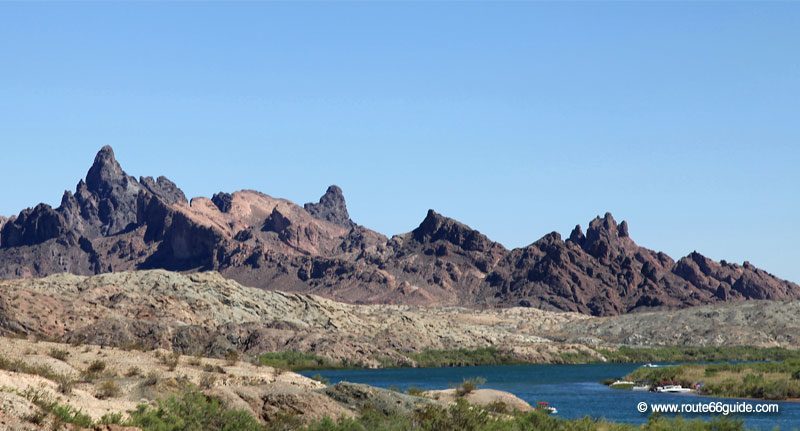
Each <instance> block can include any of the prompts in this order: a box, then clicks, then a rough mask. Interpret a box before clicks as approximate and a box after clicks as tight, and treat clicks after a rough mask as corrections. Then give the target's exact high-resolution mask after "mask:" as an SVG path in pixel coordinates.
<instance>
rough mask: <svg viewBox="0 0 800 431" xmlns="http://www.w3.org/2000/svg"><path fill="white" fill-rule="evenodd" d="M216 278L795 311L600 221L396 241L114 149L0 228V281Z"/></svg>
mask: <svg viewBox="0 0 800 431" xmlns="http://www.w3.org/2000/svg"><path fill="white" fill-rule="evenodd" d="M154 268H161V269H169V270H179V271H205V270H217V271H219V272H220V273H222V274H223V275H225V276H227V277H230V278H233V279H236V280H238V281H240V282H242V283H244V284H246V285H249V286H254V287H261V288H266V289H279V290H286V291H301V292H311V293H316V294H319V295H322V296H326V297H329V298H334V299H337V300H341V301H345V302H353V303H390V304H416V305H461V306H468V307H496V306H501V307H509V306H533V307H540V308H544V309H554V310H567V311H578V312H581V313H586V314H593V315H614V314H620V313H625V312H628V311H632V310H642V309H648V308H654V307H662V308H681V307H687V306H693V305H700V304H710V303H716V302H722V301H736V300H745V299H788V298H800V287H798V286H797V285H796V284H794V283H790V282H787V281H784V280H781V279H779V278H777V277H775V276H773V275H771V274H769V273H767V272H765V271H763V270H761V269H758V268H755V267H753V266H752V265H749V264H745V265H741V266H740V265H734V264H728V263H724V262H723V263H718V262H714V261H712V260H710V259H708V258H705V257H703V256H702V255H700V254H698V253H692V254H690V255H689V256H686V257H684V258H681V259H679V260H678V261H677V262H675V261H674V260H673V259H672V258H670V257H669V256H667V255H665V254H664V253H660V252H655V251H652V250H649V249H646V248H643V247H639V246H638V245H637V244H636V243H635V242H634V241H633V239H632V238H631V235H630V231H629V226H628V223H627V222H625V221H623V222H621V223H619V224H617V222H616V220H615V219H614V217H613V216H612V215H611V214H605V216H604V217H602V218H601V217H597V218H595V219H594V220H592V221H591V222H590V223H589V226H588V228H587V229H586V231H585V233H584V231H583V229H581V227H580V226H576V228H575V229H574V230H573V231H572V233H571V234H570V236H569V239H567V240H566V241H565V240H562V238H561V236H560V235H559V234H557V233H551V234H548V235H546V236H544V237H543V238H541V239H539V240H538V241H536V242H534V243H532V244H530V245H528V246H526V247H522V248H518V249H514V250H507V249H505V248H504V247H503V246H502V245H500V244H498V243H496V242H493V241H492V240H490V239H489V238H487V237H486V236H485V235H483V234H481V233H480V232H478V231H476V230H474V229H472V228H470V227H469V226H467V225H465V224H463V223H460V222H458V221H456V220H453V219H450V218H447V217H445V216H442V215H441V214H438V213H436V212H435V211H433V210H430V211H428V214H427V215H426V217H425V219H424V220H423V221H422V223H421V224H420V225H419V227H417V228H416V229H414V230H412V231H411V232H409V233H405V234H401V235H396V236H394V237H392V238H386V237H385V236H383V235H381V234H380V233H377V232H375V231H372V230H370V229H367V228H365V227H363V226H360V225H358V224H356V223H354V222H353V221H352V220H351V219H350V216H349V213H348V211H347V206H346V202H345V199H344V194H343V193H342V190H341V189H340V188H339V187H337V186H330V187H329V188H328V189H327V191H326V192H325V194H324V195H323V196H322V197H321V198H320V199H319V201H318V202H315V203H307V204H305V205H304V206H299V205H297V204H295V203H293V202H291V201H288V200H285V199H279V198H273V197H271V196H268V195H266V194H263V193H259V192H256V191H250V190H243V191H238V192H234V193H223V192H221V193H217V194H215V195H214V196H213V197H212V198H211V199H207V198H202V197H201V198H194V199H192V200H191V201H187V199H186V197H185V196H184V194H183V192H182V191H181V190H180V189H179V188H178V187H177V186H176V185H175V184H174V183H173V182H172V181H170V180H169V179H167V178H165V177H158V178H157V179H153V178H152V177H141V178H140V179H139V180H136V179H135V178H134V177H132V176H130V175H128V174H127V173H125V171H124V170H123V169H122V167H121V166H120V164H119V162H117V160H116V158H115V156H114V152H113V150H112V149H111V147H104V148H102V149H101V150H100V152H98V154H97V156H96V157H95V160H94V163H93V164H92V166H91V168H90V169H89V171H88V173H87V175H86V179H85V180H81V181H80V182H79V183H78V185H77V187H76V190H75V192H74V193H71V192H66V193H65V194H64V197H63V199H62V202H61V205H60V206H59V207H58V208H51V207H50V206H48V205H45V204H40V205H38V206H36V207H34V208H30V209H26V210H24V211H22V212H20V214H19V215H17V216H16V217H14V218H12V219H9V220H8V221H5V222H4V221H2V220H0V278H18V277H29V276H42V275H48V274H54V273H61V272H69V273H73V274H82V275H91V274H98V273H105V272H115V271H126V270H134V269H154Z"/></svg>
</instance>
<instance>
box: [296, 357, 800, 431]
mask: <svg viewBox="0 0 800 431" xmlns="http://www.w3.org/2000/svg"><path fill="white" fill-rule="evenodd" d="M638 366H639V365H637V364H587V365H504V366H482V367H462V368H394V369H382V370H330V371H320V372H317V371H309V372H303V374H305V375H314V374H318V373H319V374H321V375H323V376H325V377H326V378H328V379H329V380H330V381H331V383H336V382H339V381H348V382H353V383H366V384H369V385H373V386H378V387H383V388H389V387H396V388H399V389H401V390H406V389H408V388H409V387H412V386H414V387H418V388H422V389H444V388H448V387H452V386H455V385H456V384H458V383H459V382H461V381H462V380H463V379H466V378H471V377H483V378H485V379H486V384H484V385H483V387H486V388H492V389H499V390H502V391H508V392H511V393H513V394H515V395H517V396H518V397H520V398H522V399H524V400H525V401H528V402H529V403H531V404H535V403H536V402H537V401H547V402H549V403H550V404H551V405H553V406H554V407H556V408H557V409H558V415H559V416H561V417H564V418H580V417H583V416H591V417H595V418H606V419H608V420H610V421H614V422H628V423H642V422H644V421H646V420H647V414H641V413H639V412H638V411H637V410H636V404H637V403H639V402H641V401H645V402H648V403H651V402H652V403H671V402H677V403H689V402H700V401H723V402H727V403H732V402H737V401H739V400H731V399H723V398H712V397H700V396H696V395H669V394H655V393H650V392H633V391H625V390H616V389H610V388H608V387H606V386H604V385H602V384H600V383H599V382H600V381H602V380H603V379H606V378H614V377H620V376H624V375H626V374H628V373H630V372H631V371H633V370H634V369H636V368H637V367H638ZM747 402H748V403H754V402H756V401H747ZM778 404H780V413H778V414H750V415H746V416H738V417H739V418H741V419H743V420H744V421H745V424H746V425H747V426H748V427H749V428H754V429H760V430H772V429H774V428H775V427H776V426H779V427H780V429H781V430H795V429H798V430H800V403H795V402H780V403H778ZM696 417H703V418H708V417H710V416H709V415H706V416H702V415H701V416H696Z"/></svg>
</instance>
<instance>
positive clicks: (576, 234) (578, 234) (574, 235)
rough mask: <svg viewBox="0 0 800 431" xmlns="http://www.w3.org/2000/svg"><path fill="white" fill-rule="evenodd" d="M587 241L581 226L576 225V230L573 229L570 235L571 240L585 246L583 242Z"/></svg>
mask: <svg viewBox="0 0 800 431" xmlns="http://www.w3.org/2000/svg"><path fill="white" fill-rule="evenodd" d="M585 239H586V235H584V234H583V229H581V225H579V224H576V225H575V229H572V232H571V233H570V234H569V240H570V241H572V242H574V243H575V244H578V245H580V244H583V240H585Z"/></svg>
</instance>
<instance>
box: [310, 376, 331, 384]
mask: <svg viewBox="0 0 800 431" xmlns="http://www.w3.org/2000/svg"><path fill="white" fill-rule="evenodd" d="M310 378H311V379H312V380H316V381H318V382H320V383H322V384H325V385H327V384H328V383H330V382H331V381H330V380H328V378H327V377H325V376H323V375H322V374H319V373H317V374H314V375H313V376H311V377H310Z"/></svg>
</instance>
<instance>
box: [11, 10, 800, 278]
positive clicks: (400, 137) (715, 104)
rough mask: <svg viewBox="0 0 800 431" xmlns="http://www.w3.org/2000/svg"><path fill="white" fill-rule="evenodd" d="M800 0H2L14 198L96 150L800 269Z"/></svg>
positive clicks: (389, 205) (302, 188) (296, 196)
mask: <svg viewBox="0 0 800 431" xmlns="http://www.w3.org/2000/svg"><path fill="white" fill-rule="evenodd" d="M798 23H800V3H788V2H786V3H773V4H767V3H707V2H703V3H700V4H689V3H673V2H669V3H649V2H648V3H633V2H620V3H609V4H604V3H561V4H546V3H513V4H499V3H491V4H488V3H487V4H478V3H440V4H428V3H379V4H376V3H372V4H367V3H350V4H341V3H339V4H336V3H316V4H293V3H292V4H290V3H254V2H251V3H240V4H227V3H226V4H223V3H183V2H180V3H171V4H166V5H165V4H154V3H149V2H144V3H113V4H100V3H94V4H92V3H59V4H46V3H38V2H37V3H33V4H22V3H16V4H9V3H2V4H0V143H2V144H0V145H1V146H2V148H0V151H1V154H2V156H1V160H2V168H0V184H2V198H0V214H4V215H10V214H15V213H17V212H18V211H19V210H21V209H23V208H25V207H27V206H32V205H33V204H36V203H37V202H40V201H44V202H47V203H50V204H54V205H57V204H58V202H59V199H60V196H61V194H62V192H63V190H64V189H73V188H74V186H75V184H76V183H77V181H78V179H79V178H81V177H83V176H84V174H85V172H86V170H87V169H88V168H89V165H90V163H91V160H92V158H93V157H94V153H95V152H96V151H97V150H98V149H99V148H100V147H101V146H102V145H105V144H110V145H112V146H113V147H114V149H115V150H116V153H117V157H118V159H120V161H121V163H122V164H123V167H124V168H125V169H126V170H127V171H128V172H129V173H130V174H132V175H135V176H137V177H138V176H139V175H161V174H164V175H166V176H168V177H169V178H171V179H172V180H174V181H175V182H176V183H178V185H179V186H181V187H182V188H183V189H184V190H185V191H186V193H187V195H189V196H210V195H211V194H212V193H214V192H217V191H220V190H225V191H234V190H238V189H242V188H252V189H257V190H260V191H263V192H265V193H268V194H270V195H273V196H280V197H285V198H288V199H291V200H293V201H295V202H298V203H303V202H306V201H311V200H316V199H317V198H318V197H319V195H320V194H322V192H323V191H324V190H325V188H326V187H327V186H328V185H329V184H332V183H335V184H338V185H340V186H341V187H342V188H343V189H344V192H345V196H346V197H347V200H348V204H349V208H350V212H351V215H352V217H353V219H354V220H356V221H357V222H359V223H361V224H364V225H366V226H368V227H371V228H373V229H376V230H379V231H381V232H384V233H386V234H395V233H401V232H406V231H409V230H411V229H412V228H414V227H415V226H416V225H417V224H418V223H419V222H420V221H421V220H422V219H423V217H424V216H425V211H426V210H427V209H428V208H434V209H436V210H437V211H439V212H441V213H443V214H446V215H449V216H452V217H455V218H457V219H459V220H461V221H463V222H465V223H467V224H469V225H471V226H473V227H475V228H477V229H479V230H480V231H482V232H484V233H486V234H488V235H489V236H490V237H491V238H493V239H495V240H498V241H500V242H502V243H503V244H505V245H506V246H509V247H514V246H521V245H525V244H528V243H531V242H533V241H534V240H536V239H538V238H539V237H541V236H542V235H544V234H545V233H547V232H550V231H553V230H556V231H558V232H561V233H562V235H568V234H569V231H570V229H571V228H572V227H573V226H574V225H575V224H576V223H581V224H582V225H583V226H584V227H585V226H586V223H587V222H588V221H589V220H590V219H591V218H592V217H594V216H595V215H598V214H602V213H604V212H605V211H611V212H612V213H613V214H614V215H615V216H616V217H617V219H618V220H622V219H627V220H628V222H629V224H630V231H631V235H632V236H633V238H634V239H635V240H637V241H638V242H639V243H640V244H642V245H645V246H647V247H650V248H654V249H657V250H663V251H665V252H667V253H669V254H671V255H673V256H675V257H680V256H682V255H685V254H687V253H689V252H691V251H692V250H695V249H696V250H698V251H700V252H702V253H704V254H706V255H709V256H711V257H713V258H715V259H723V258H724V259H727V260H729V261H736V262H742V261H743V260H750V261H751V262H753V263H754V264H756V265H759V266H762V267H764V268H765V269H767V270H769V271H771V272H773V273H775V274H777V275H780V276H783V277H787V278H790V279H793V280H794V281H800V246H798V244H800V233H798V229H797V222H798V221H799V220H800V199H798V186H800V169H798V163H799V162H800V25H798Z"/></svg>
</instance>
